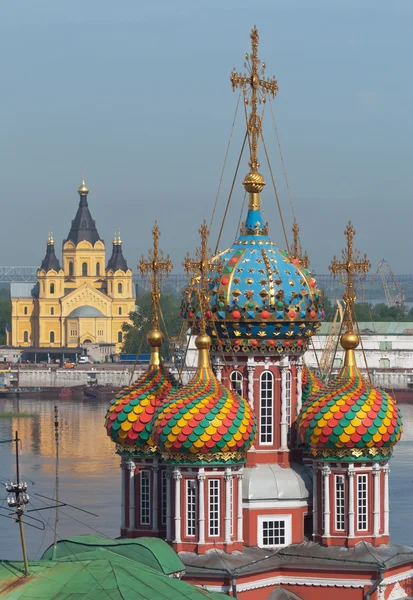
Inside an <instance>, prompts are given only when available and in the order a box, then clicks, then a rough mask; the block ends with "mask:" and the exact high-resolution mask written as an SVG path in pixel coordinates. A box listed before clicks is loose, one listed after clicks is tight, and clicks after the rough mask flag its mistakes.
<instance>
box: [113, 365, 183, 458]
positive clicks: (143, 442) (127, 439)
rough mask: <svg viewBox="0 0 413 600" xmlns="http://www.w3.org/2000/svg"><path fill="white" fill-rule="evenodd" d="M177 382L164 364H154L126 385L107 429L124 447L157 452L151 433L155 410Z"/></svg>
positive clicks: (114, 407) (114, 400) (115, 404)
mask: <svg viewBox="0 0 413 600" xmlns="http://www.w3.org/2000/svg"><path fill="white" fill-rule="evenodd" d="M175 389H176V382H175V380H174V379H173V377H172V375H171V374H170V373H169V372H168V371H167V369H165V367H164V366H163V365H162V364H161V365H151V366H149V368H148V370H147V371H145V373H144V374H143V375H141V376H140V377H139V378H138V380H137V381H136V383H134V384H133V385H132V386H130V387H127V388H124V389H123V390H122V391H121V392H120V393H119V394H118V395H117V396H116V397H115V398H114V399H113V400H112V401H111V403H110V406H109V408H108V410H107V413H106V421H105V426H106V431H107V434H108V435H109V436H110V437H111V439H112V440H113V441H114V442H116V443H117V444H118V445H119V446H120V447H121V449H124V450H129V451H131V452H134V451H138V452H139V451H140V452H144V453H148V452H155V451H156V447H155V445H154V443H153V440H152V437H151V432H152V425H153V419H154V416H155V413H156V410H157V409H158V408H159V406H160V405H161V404H162V402H163V401H164V400H165V398H166V397H167V396H168V395H169V394H171V393H172V392H174V391H175Z"/></svg>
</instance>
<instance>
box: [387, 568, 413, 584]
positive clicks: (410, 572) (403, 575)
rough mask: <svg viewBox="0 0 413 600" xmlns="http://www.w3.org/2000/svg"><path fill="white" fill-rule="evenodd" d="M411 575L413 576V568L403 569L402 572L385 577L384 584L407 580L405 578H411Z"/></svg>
mask: <svg viewBox="0 0 413 600" xmlns="http://www.w3.org/2000/svg"><path fill="white" fill-rule="evenodd" d="M410 577H413V569H409V570H408V571H403V572H402V573H397V575H391V576H390V577H386V578H385V579H383V585H390V584H392V583H397V582H398V581H405V579H409V578H410Z"/></svg>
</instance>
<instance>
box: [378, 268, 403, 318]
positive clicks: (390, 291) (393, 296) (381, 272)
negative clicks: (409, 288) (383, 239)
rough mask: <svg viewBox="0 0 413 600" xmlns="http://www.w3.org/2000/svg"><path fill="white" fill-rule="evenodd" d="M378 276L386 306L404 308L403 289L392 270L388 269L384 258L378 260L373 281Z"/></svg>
mask: <svg viewBox="0 0 413 600" xmlns="http://www.w3.org/2000/svg"><path fill="white" fill-rule="evenodd" d="M379 277H380V280H381V284H382V286H383V290H384V295H385V298H386V304H387V306H388V307H389V308H390V307H391V306H397V307H398V308H404V302H405V296H404V289H403V288H402V287H401V285H400V284H399V282H398V281H397V279H396V277H395V276H394V273H393V271H392V270H391V269H390V267H389V265H388V263H387V262H386V261H385V260H384V258H383V259H382V260H381V261H380V262H379V266H378V267H377V271H376V273H375V281H377V280H378V278H379Z"/></svg>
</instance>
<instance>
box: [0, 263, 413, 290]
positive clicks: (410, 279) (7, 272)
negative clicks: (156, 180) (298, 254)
mask: <svg viewBox="0 0 413 600" xmlns="http://www.w3.org/2000/svg"><path fill="white" fill-rule="evenodd" d="M37 269H38V267H0V283H14V282H24V281H25V282H29V283H31V282H32V283H36V280H37V279H36V272H37ZM315 277H316V279H317V283H318V284H319V285H320V287H321V288H322V289H327V290H331V289H336V288H337V287H338V286H339V285H340V282H339V281H337V280H335V279H334V278H333V276H332V275H331V274H330V273H327V274H322V273H320V274H316V275H315ZM394 277H395V279H396V281H397V282H398V283H400V284H404V286H406V285H409V284H413V274H411V275H395V276H394ZM133 281H134V283H135V284H136V286H137V290H138V292H143V291H146V290H148V289H149V281H148V279H147V278H145V277H142V276H141V275H139V274H137V273H135V274H134V275H133ZM187 283H188V277H187V276H186V275H185V274H184V273H172V274H171V275H169V277H168V278H165V279H164V281H163V285H162V288H163V290H164V292H168V291H170V292H180V291H181V290H183V289H184V287H185V286H186V285H187ZM372 284H376V285H380V282H379V281H378V280H377V276H376V275H375V274H369V275H367V277H366V278H365V280H364V285H365V286H369V285H372Z"/></svg>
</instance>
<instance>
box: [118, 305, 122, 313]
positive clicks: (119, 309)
mask: <svg viewBox="0 0 413 600" xmlns="http://www.w3.org/2000/svg"><path fill="white" fill-rule="evenodd" d="M118 314H119V315H121V314H122V307H121V306H119V308H118Z"/></svg>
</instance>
